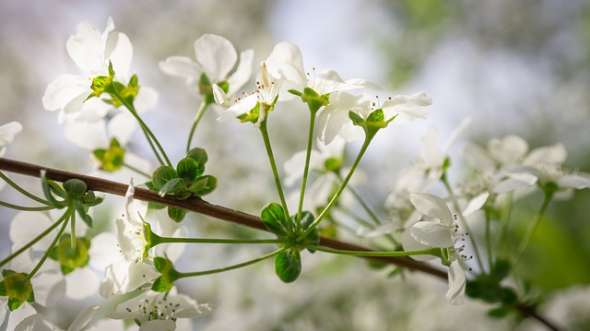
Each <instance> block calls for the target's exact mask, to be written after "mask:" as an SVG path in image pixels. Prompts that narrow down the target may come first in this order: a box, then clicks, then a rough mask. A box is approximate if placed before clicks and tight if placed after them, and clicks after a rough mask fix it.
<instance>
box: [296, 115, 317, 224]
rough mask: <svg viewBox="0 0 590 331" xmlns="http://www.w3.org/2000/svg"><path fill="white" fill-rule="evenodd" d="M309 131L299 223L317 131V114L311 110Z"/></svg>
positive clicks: (300, 192)
mask: <svg viewBox="0 0 590 331" xmlns="http://www.w3.org/2000/svg"><path fill="white" fill-rule="evenodd" d="M309 113H310V116H309V131H308V133H307V149H306V151H305V167H304V168H303V180H302V181H301V189H300V191H299V204H298V205H297V222H301V212H302V211H303V200H304V199H305V189H306V188H307V177H308V175H309V162H310V160H311V150H312V149H313V133H314V129H315V117H316V112H315V111H313V110H310V112H309Z"/></svg>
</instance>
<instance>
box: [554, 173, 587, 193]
mask: <svg viewBox="0 0 590 331" xmlns="http://www.w3.org/2000/svg"><path fill="white" fill-rule="evenodd" d="M557 185H559V187H562V188H574V189H576V190H581V189H585V188H590V175H588V174H570V175H564V176H562V177H561V178H559V180H558V181H557Z"/></svg>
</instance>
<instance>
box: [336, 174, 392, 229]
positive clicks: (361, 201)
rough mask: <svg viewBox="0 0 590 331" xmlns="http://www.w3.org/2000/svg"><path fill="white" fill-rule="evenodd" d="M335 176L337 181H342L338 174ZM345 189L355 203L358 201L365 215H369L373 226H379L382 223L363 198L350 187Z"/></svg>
mask: <svg viewBox="0 0 590 331" xmlns="http://www.w3.org/2000/svg"><path fill="white" fill-rule="evenodd" d="M336 176H337V177H338V179H340V181H342V175H340V174H339V173H338V174H336ZM347 188H348V191H349V192H350V193H352V196H354V198H355V199H356V201H358V203H359V204H360V205H361V207H363V209H364V210H365V212H366V213H367V215H369V218H371V220H372V221H373V223H375V225H381V224H382V223H383V222H381V220H380V219H379V217H378V216H377V214H376V213H375V212H374V211H373V210H372V208H371V207H370V206H369V204H368V203H367V202H365V200H364V199H363V197H362V196H361V195H360V194H359V193H358V192H357V191H356V190H355V189H354V188H353V187H352V186H351V185H348V186H347Z"/></svg>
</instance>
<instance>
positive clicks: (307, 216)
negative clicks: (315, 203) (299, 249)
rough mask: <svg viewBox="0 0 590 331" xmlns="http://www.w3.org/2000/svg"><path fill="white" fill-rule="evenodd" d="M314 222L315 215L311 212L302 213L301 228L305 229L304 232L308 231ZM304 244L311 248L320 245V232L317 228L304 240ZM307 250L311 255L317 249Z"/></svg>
mask: <svg viewBox="0 0 590 331" xmlns="http://www.w3.org/2000/svg"><path fill="white" fill-rule="evenodd" d="M314 220H315V217H314V216H313V214H312V213H311V212H309V211H304V212H302V213H301V226H302V227H303V231H307V230H308V229H309V227H310V226H311V224H312V223H313V221H314ZM304 244H305V246H309V245H313V246H316V245H319V244H320V230H319V229H318V228H317V227H316V228H315V229H313V230H312V231H311V232H310V233H309V234H308V235H307V237H305V238H304ZM307 250H308V251H309V252H310V253H314V252H315V249H313V248H308V249H307Z"/></svg>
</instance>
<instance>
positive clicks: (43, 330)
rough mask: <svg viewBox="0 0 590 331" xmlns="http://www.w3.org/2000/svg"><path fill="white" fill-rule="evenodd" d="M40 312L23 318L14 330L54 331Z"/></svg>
mask: <svg viewBox="0 0 590 331" xmlns="http://www.w3.org/2000/svg"><path fill="white" fill-rule="evenodd" d="M54 330H56V329H55V328H53V327H50V326H49V325H48V323H47V322H46V321H45V320H44V319H43V317H42V316H41V315H40V314H35V315H31V316H29V317H27V318H25V319H23V320H22V321H21V322H20V323H19V324H18V325H17V326H16V327H15V328H14V331H54Z"/></svg>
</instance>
